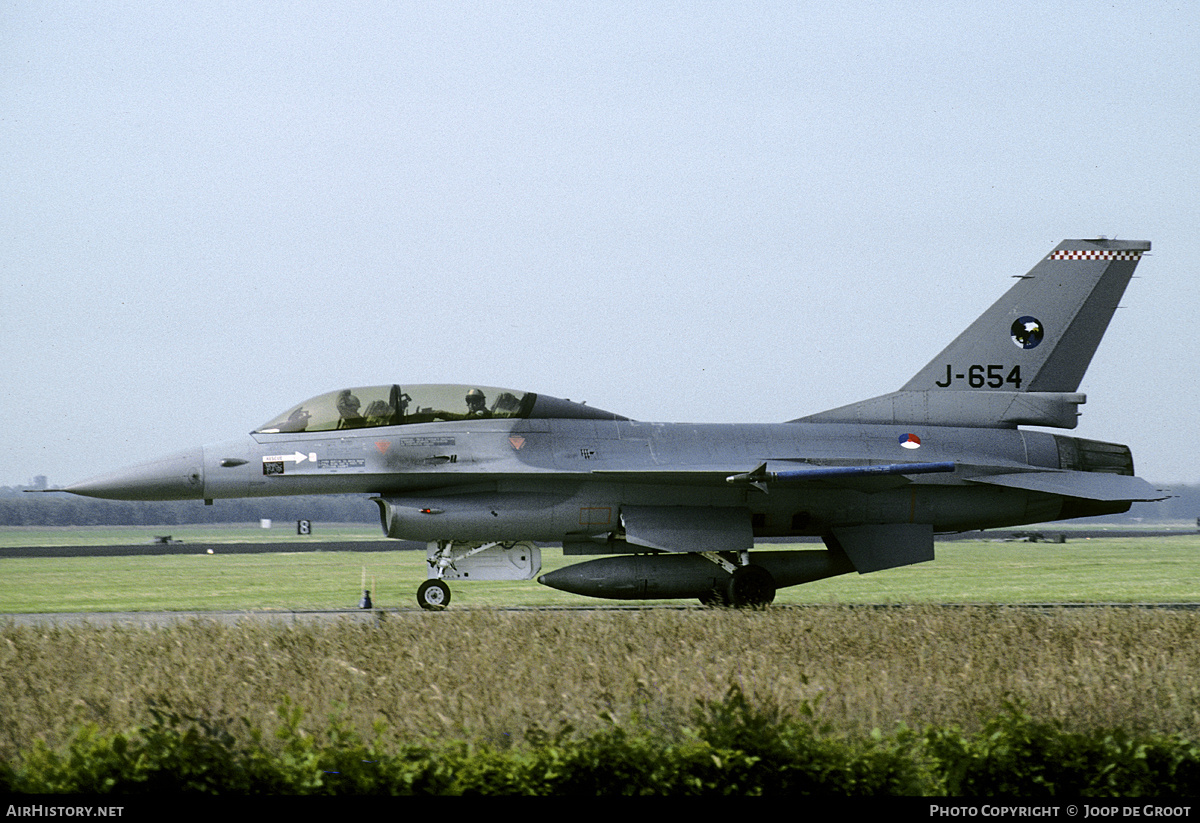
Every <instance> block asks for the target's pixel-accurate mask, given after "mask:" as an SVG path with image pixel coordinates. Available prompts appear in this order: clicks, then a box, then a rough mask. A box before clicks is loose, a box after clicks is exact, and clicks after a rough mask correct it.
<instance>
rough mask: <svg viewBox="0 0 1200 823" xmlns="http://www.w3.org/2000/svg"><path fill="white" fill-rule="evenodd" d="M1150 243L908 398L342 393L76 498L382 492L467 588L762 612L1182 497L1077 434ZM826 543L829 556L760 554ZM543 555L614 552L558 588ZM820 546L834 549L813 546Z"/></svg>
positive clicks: (414, 536) (387, 389)
mask: <svg viewBox="0 0 1200 823" xmlns="http://www.w3.org/2000/svg"><path fill="white" fill-rule="evenodd" d="M1149 249H1150V244H1149V243H1147V242H1140V241H1116V240H1107V239H1098V240H1067V241H1064V242H1063V243H1061V244H1059V245H1058V247H1057V248H1055V249H1054V250H1053V251H1052V252H1051V253H1050V254H1048V255H1047V256H1046V257H1045V258H1043V259H1042V260H1041V261H1040V262H1038V263H1037V265H1036V266H1034V267H1033V269H1032V270H1031V271H1030V272H1029V273H1028V274H1026V275H1024V276H1022V277H1020V278H1019V279H1018V280H1017V282H1016V284H1015V285H1013V286H1012V288H1011V289H1009V291H1008V292H1007V293H1006V294H1005V295H1004V296H1003V297H1001V298H1000V299H999V300H998V301H997V302H996V303H995V304H994V305H993V306H992V307H991V308H989V309H988V310H987V311H986V312H984V313H983V315H981V316H980V317H979V319H977V320H976V321H975V322H974V323H972V324H971V325H970V327H968V328H967V329H966V331H964V332H963V333H962V334H960V335H959V336H958V337H957V338H955V339H954V340H953V341H952V342H951V343H950V345H948V346H947V347H946V348H945V349H944V350H943V351H942V352H941V353H940V354H938V355H937V357H935V358H934V359H933V360H931V361H930V362H929V363H928V364H927V365H926V366H925V367H924V368H922V369H921V370H920V371H918V372H917V374H916V376H915V377H913V378H912V379H911V380H909V381H908V382H907V383H905V384H904V385H903V386H901V387H900V389H899V390H898V391H894V392H892V393H890V394H885V395H882V396H879V397H875V398H871V399H869V400H864V401H861V402H859V403H853V404H851V405H848V406H842V407H840V408H836V409H831V410H828V411H823V412H819V413H817V414H810V415H808V416H806V417H800V418H797V419H795V420H791V421H788V422H785V423H774V424H746V423H731V424H722V425H716V424H692V423H645V422H641V421H637V420H631V419H629V418H628V417H624V416H622V415H620V414H615V413H612V412H607V411H603V410H601V409H598V408H594V407H592V406H588V405H584V404H581V403H573V402H571V401H569V400H564V399H560V398H557V397H550V396H547V395H545V394H535V393H532V392H528V391H517V390H513V389H504V388H496V387H491V386H476V385H409V384H403V383H398V384H388V385H381V386H370V387H356V388H342V389H339V390H336V391H332V392H328V393H326V394H321V395H318V396H316V397H313V398H311V399H309V400H305V401H304V402H303V403H300V404H298V405H296V406H293V407H292V408H290V409H287V410H285V411H284V412H283V413H281V414H279V415H277V416H275V417H273V418H271V419H270V420H269V421H267V422H266V423H264V424H263V425H261V426H259V427H258V428H256V429H255V430H254V431H252V432H250V434H249V435H248V436H242V437H239V438H236V439H233V440H226V441H224V442H221V443H217V444H215V445H209V446H203V447H200V448H194V449H190V450H188V451H185V452H183V453H181V454H176V455H173V456H170V457H166V458H164V459H162V460H158V461H155V462H151V463H146V464H142V465H139V466H134V467H132V468H128V469H125V470H124V471H120V472H116V473H113V474H108V475H104V476H102V477H96V478H93V479H90V480H85V481H83V482H81V483H76V484H75V485H72V486H68V487H67V488H65V489H63V491H67V492H71V493H74V494H81V495H88V496H91V497H105V498H114V499H121V500H182V499H197V500H200V499H203V500H204V501H205V502H206V503H211V502H212V501H213V500H214V499H217V498H236V497H259V496H268V495H296V494H305V495H307V494H345V493H362V494H369V495H371V498H370V499H371V500H373V501H374V502H375V504H376V505H377V506H378V507H379V514H380V520H381V523H382V528H383V532H384V533H385V534H386V535H387V536H388V537H393V538H403V539H408V540H419V541H425V542H426V543H427V552H426V556H427V560H428V566H429V570H428V579H427V580H426V581H425V582H424V583H423V584H422V585H421V587H420V588H419V589H418V592H417V601H418V603H419V604H420V605H421V606H422V607H424V608H427V609H441V608H444V607H446V606H447V605H448V604H449V602H450V588H449V586H448V585H447V581H449V580H463V581H466V580H479V579H485V580H488V579H490V580H496V579H532V578H534V577H537V579H538V580H539V582H541V583H543V584H545V585H547V586H551V587H553V588H556V589H561V590H564V591H568V592H574V593H577V594H580V595H587V596H591V597H600V598H613V599H622V600H637V599H663V598H698V599H699V600H700V601H701V602H703V603H709V604H727V605H732V606H761V605H765V604H768V603H770V602H772V600H773V599H774V597H775V593H776V590H777V589H779V588H783V587H787V586H795V585H798V584H801V583H807V582H811V581H814V580H820V579H822V578H827V577H832V576H834V575H841V574H847V573H850V572H857V573H858V574H867V573H869V572H876V571H880V570H883V569H890V568H895V567H898V566H906V565H910V564H914V563H922V562H925V561H929V560H933V559H934V535H935V534H938V533H945V532H958V531H967V530H975V529H985V528H997V527H1007V526H1015V525H1020V524H1027V523H1038V522H1044V521H1048V520H1062V519H1067V518H1075V517H1087V516H1091V515H1100V514H1111V513H1116V512H1123V511H1127V510H1128V509H1129V507H1130V504H1131V503H1132V502H1133V501H1144V500H1161V499H1164V498H1165V497H1167V496H1168V495H1166V494H1164V493H1163V492H1161V491H1159V490H1158V489H1156V488H1154V487H1153V486H1151V485H1150V484H1149V483H1147V482H1146V481H1144V480H1142V479H1140V478H1138V477H1135V476H1134V470H1133V458H1132V456H1131V454H1130V450H1129V448H1128V447H1126V446H1122V445H1118V444H1115V443H1104V442H1100V441H1096V440H1085V439H1082V438H1078V437H1069V436H1066V435H1063V434H1053V433H1049V432H1044V431H1032V430H1028V429H1025V428H1022V427H1025V426H1037V427H1051V428H1058V429H1072V428H1074V427H1075V425H1076V422H1077V419H1078V416H1079V407H1080V406H1081V405H1083V403H1084V401H1085V397H1084V395H1083V394H1080V393H1079V392H1078V389H1079V384H1080V381H1081V380H1082V378H1083V375H1084V372H1085V371H1086V369H1087V367H1088V364H1089V363H1090V361H1091V359H1092V355H1093V354H1094V353H1095V351H1096V347H1097V346H1098V345H1099V343H1100V339H1101V337H1102V336H1103V334H1104V331H1105V329H1106V328H1107V326H1108V323H1109V321H1110V319H1111V318H1112V315H1113V312H1114V310H1115V309H1116V307H1117V303H1118V301H1119V300H1120V298H1121V295H1122V294H1123V293H1124V290H1125V287H1126V284H1127V283H1128V282H1129V279H1130V277H1131V276H1132V275H1133V271H1134V268H1135V267H1136V266H1137V264H1138V261H1139V259H1140V258H1141V256H1142V254H1143V253H1145V252H1146V251H1148V250H1149ZM793 536H815V537H819V538H821V540H822V541H823V543H824V548H823V549H792V550H760V549H756V548H755V541H756V540H757V539H759V538H785V537H793ZM539 543H561V545H562V549H563V553H564V554H565V555H568V556H588V555H592V556H600V555H602V556H603V557H597V558H596V559H592V560H589V561H586V562H582V563H577V564H575V565H570V566H567V567H565V568H560V569H558V570H556V571H553V572H549V573H547V574H542V575H541V576H540V577H539V576H538V575H539V572H540V570H541V547H540V546H539V545H538V544H539ZM815 545H820V544H815Z"/></svg>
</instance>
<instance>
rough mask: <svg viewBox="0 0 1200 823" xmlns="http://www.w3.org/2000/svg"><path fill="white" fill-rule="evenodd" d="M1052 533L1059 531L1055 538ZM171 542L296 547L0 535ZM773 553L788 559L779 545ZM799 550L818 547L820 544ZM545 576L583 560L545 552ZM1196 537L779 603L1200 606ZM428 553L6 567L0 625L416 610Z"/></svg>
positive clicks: (1088, 548) (1062, 550) (962, 566)
mask: <svg viewBox="0 0 1200 823" xmlns="http://www.w3.org/2000/svg"><path fill="white" fill-rule="evenodd" d="M1056 531H1057V530H1056ZM165 533H170V534H172V535H173V536H174V537H175V538H176V539H183V540H184V541H185V545H186V543H187V542H195V543H201V542H205V543H213V542H218V543H219V542H247V541H254V542H258V541H260V540H267V541H271V542H287V541H290V540H295V539H296V538H295V535H294V534H291V533H289V532H288V531H287V530H285V529H278V528H277V529H272V530H271V531H269V532H267V531H264V530H260V529H258V528H257V527H252V526H241V525H237V526H229V527H212V526H184V527H169V528H164V527H158V528H154V527H151V528H133V527H122V528H99V527H97V528H88V529H82V528H80V529H62V530H59V529H25V528H7V529H3V530H0V545H9V546H12V545H17V546H33V545H104V544H109V545H121V544H139V543H148V542H150V540H151V537H152V536H153V535H154V534H165ZM320 539H326V540H333V539H336V540H357V539H362V540H377V539H378V532H377V531H376V530H374V529H372V528H370V527H369V526H359V525H354V526H320V527H319V529H318V536H317V540H320ZM770 548H772V549H775V548H782V546H771V547H770ZM801 548H809V549H814V548H817V546H815V545H808V546H804V547H801ZM542 555H543V569H544V570H546V571H549V570H551V569H555V568H559V567H561V566H564V565H569V564H571V563H574V562H579V561H581V560H587V559H588V558H575V557H570V558H564V557H563V556H562V553H561V551H560V550H558V549H545V550H543V553H542ZM1197 560H1200V535H1195V534H1193V535H1186V536H1183V535H1181V536H1176V537H1169V538H1141V537H1121V538H1098V539H1072V538H1070V537H1068V542H1066V543H1063V544H1050V543H1003V542H985V541H955V542H944V543H938V545H937V559H936V560H935V561H934V562H932V563H924V564H920V565H917V566H909V567H906V568H901V569H892V570H889V571H884V572H877V573H875V574H869V575H856V574H852V575H845V576H842V577H838V578H833V579H831V580H825V581H820V582H817V583H811V584H808V585H805V586H797V587H793V588H789V589H783V590H781V591H780V592H779V595H778V597H777V599H776V602H777V603H781V604H829V603H846V604H850V603H1001V604H1003V603H1028V602H1071V603H1078V602H1113V603H1126V602H1190V601H1200V567H1198V564H1197ZM425 569H426V566H425V558H424V554H423V553H422V552H413V551H407V552H362V553H356V552H344V551H338V552H302V553H278V554H256V555H223V554H221V553H220V551H217V552H216V553H214V554H212V555H208V554H195V555H161V556H144V557H76V558H11V559H0V613H19V612H74V611H82V612H93V611H95V612H105V611H139V610H141V611H176V610H178V611H191V610H201V611H203V610H255V609H279V610H304V609H336V608H353V607H355V606H357V604H358V600H359V597H360V595H361V583H362V580H363V576H364V572H365V575H366V579H367V586H368V588H370V589H371V591H372V597H373V599H374V602H375V605H376V606H377V607H380V608H397V607H404V608H407V607H414V606H415V604H416V603H415V595H414V593H415V591H416V587H417V586H418V584H419V583H420V582H421V581H422V580H424V579H425ZM451 589H452V591H453V602H452V606H451V607H452V608H454V607H471V606H507V605H531V606H538V605H585V604H588V603H596V602H601V601H595V600H592V599H590V598H582V597H578V596H575V595H570V594H565V593H563V592H558V591H554V590H552V589H548V588H546V587H544V586H541V585H539V584H538V583H536V582H535V581H516V582H503V583H484V582H478V583H476V582H471V583H452V584H451Z"/></svg>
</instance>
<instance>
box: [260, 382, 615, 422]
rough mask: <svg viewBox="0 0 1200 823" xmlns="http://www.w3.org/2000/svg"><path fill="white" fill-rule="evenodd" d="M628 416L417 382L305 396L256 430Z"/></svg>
mask: <svg viewBox="0 0 1200 823" xmlns="http://www.w3.org/2000/svg"><path fill="white" fill-rule="evenodd" d="M529 417H534V418H538V417H541V418H546V417H559V418H591V419H604V420H626V419H628V418H625V417H621V416H620V415H617V414H613V413H611V412H606V411H603V410H602V409H596V408H592V407H591V406H586V405H584V404H582V403H573V402H571V401H570V400H562V399H559V398H557V397H550V396H548V395H538V394H535V393H533V392H522V391H513V390H512V389H501V388H497V387H495V386H476V385H466V384H464V385H458V384H442V383H437V384H418V385H406V386H401V385H397V384H393V385H390V386H364V387H358V388H351V389H339V390H337V391H331V392H328V393H326V394H321V395H317V396H316V397H313V398H310V399H309V400H305V401H304V402H303V403H300V404H299V405H296V406H293V407H292V408H290V409H288V410H287V411H285V412H284V413H283V414H280V415H279V416H277V417H274V418H272V419H271V420H269V421H267V422H266V423H264V424H263V425H261V426H259V427H258V428H257V429H255V430H254V432H253V433H254V434H284V433H291V432H322V431H338V430H342V429H366V428H374V427H378V426H405V425H410V424H414V423H436V422H443V421H454V420H488V419H504V418H518V419H520V418H529Z"/></svg>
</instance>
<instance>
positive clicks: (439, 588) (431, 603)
mask: <svg viewBox="0 0 1200 823" xmlns="http://www.w3.org/2000/svg"><path fill="white" fill-rule="evenodd" d="M417 604H418V605H419V606H420V607H421V608H422V609H429V610H430V611H441V610H442V609H444V608H446V607H447V606H449V605H450V587H449V586H447V585H446V584H445V583H443V582H442V581H441V580H426V581H425V582H424V583H422V584H421V585H420V586H418V587H417Z"/></svg>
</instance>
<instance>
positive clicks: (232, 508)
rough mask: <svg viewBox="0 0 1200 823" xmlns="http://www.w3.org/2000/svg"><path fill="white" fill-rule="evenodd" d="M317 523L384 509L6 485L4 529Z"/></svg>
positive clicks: (369, 518)
mask: <svg viewBox="0 0 1200 823" xmlns="http://www.w3.org/2000/svg"><path fill="white" fill-rule="evenodd" d="M264 518H270V519H271V520H278V521H283V522H286V521H289V520H316V521H320V522H325V523H378V522H379V509H378V508H376V506H375V504H374V503H372V502H371V501H370V498H369V497H368V496H367V495H320V496H312V497H304V496H301V497H260V498H246V499H240V500H216V501H214V502H213V505H211V506H206V505H204V502H203V501H201V500H178V501H162V502H148V501H127V500H97V499H94V498H90V497H77V496H75V495H71V494H23V493H22V488H14V487H0V526H174V525H186V524H191V523H252V522H257V521H258V520H261V519H264Z"/></svg>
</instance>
